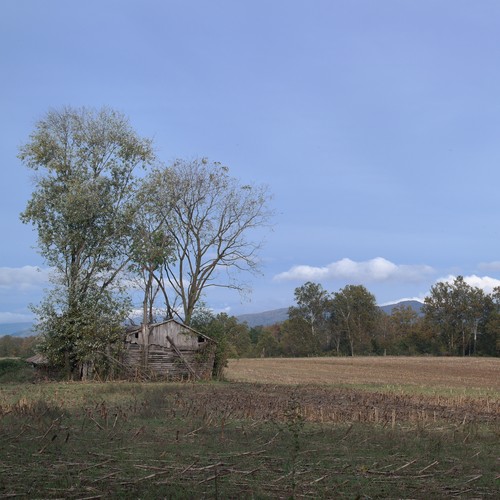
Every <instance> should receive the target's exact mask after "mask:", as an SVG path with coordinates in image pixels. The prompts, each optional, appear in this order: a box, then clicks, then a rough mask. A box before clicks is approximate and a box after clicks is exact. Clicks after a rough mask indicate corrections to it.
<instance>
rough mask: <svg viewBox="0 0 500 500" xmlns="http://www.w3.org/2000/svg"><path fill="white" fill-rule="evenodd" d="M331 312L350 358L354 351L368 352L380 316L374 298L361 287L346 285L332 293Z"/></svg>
mask: <svg viewBox="0 0 500 500" xmlns="http://www.w3.org/2000/svg"><path fill="white" fill-rule="evenodd" d="M332 311H333V315H334V321H335V325H336V329H337V330H338V331H339V332H340V333H341V335H342V336H343V338H344V339H345V340H346V341H347V343H348V345H349V351H350V354H351V356H354V353H355V351H356V352H359V351H363V350H369V349H370V347H371V346H370V340H371V338H372V337H373V335H374V334H375V330H376V327H377V321H378V318H379V315H380V310H379V308H378V307H377V303H376V300H375V296H374V295H373V294H371V293H370V292H369V291H368V290H367V289H366V288H365V287H364V286H363V285H347V286H345V287H344V288H342V289H341V290H340V291H338V292H336V293H334V295H333V300H332Z"/></svg>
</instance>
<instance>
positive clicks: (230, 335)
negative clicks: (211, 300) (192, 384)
mask: <svg viewBox="0 0 500 500" xmlns="http://www.w3.org/2000/svg"><path fill="white" fill-rule="evenodd" d="M191 319H192V321H191V327H192V328H194V329H196V330H198V331H199V332H201V333H204V334H205V335H207V336H208V337H210V338H211V339H212V340H215V342H217V347H216V351H215V360H214V368H213V376H214V377H216V378H218V379H221V378H223V374H224V368H225V367H226V366H227V360H228V358H229V357H230V356H231V355H235V354H236V355H237V349H238V343H239V340H241V338H242V337H243V338H244V337H245V335H246V336H247V337H248V343H249V340H250V338H249V335H248V328H247V326H246V325H243V324H241V323H238V320H237V319H236V318H235V317H234V316H229V315H227V314H226V313H219V314H217V315H214V314H213V313H212V312H211V311H210V310H209V309H207V308H206V307H205V306H201V307H198V308H197V309H196V310H195V311H194V314H193V317H192V318H191ZM244 342H245V343H247V339H245V340H244Z"/></svg>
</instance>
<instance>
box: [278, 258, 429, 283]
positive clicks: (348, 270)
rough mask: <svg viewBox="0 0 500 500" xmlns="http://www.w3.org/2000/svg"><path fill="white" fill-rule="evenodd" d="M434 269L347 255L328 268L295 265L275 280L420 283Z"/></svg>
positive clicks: (382, 259)
mask: <svg viewBox="0 0 500 500" xmlns="http://www.w3.org/2000/svg"><path fill="white" fill-rule="evenodd" d="M433 272H434V269H433V268H432V267H430V266H426V265H406V264H394V263H393V262H390V261H388V260H387V259H384V258H383V257H377V258H375V259H371V260H367V261H363V262H355V261H353V260H351V259H347V258H345V259H341V260H338V261H336V262H332V263H331V264H328V265H327V266H325V267H313V266H307V265H302V266H294V267H292V268H291V269H290V270H289V271H285V272H283V273H280V274H277V275H276V276H275V277H274V279H275V280H278V281H282V280H283V281H284V280H287V281H288V280H301V281H327V280H334V279H338V280H352V281H357V282H382V281H403V282H408V281H413V282H416V281H421V280H422V279H424V278H425V277H427V276H428V275H429V274H432V273H433Z"/></svg>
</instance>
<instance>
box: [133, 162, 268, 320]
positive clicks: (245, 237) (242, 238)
mask: <svg viewBox="0 0 500 500" xmlns="http://www.w3.org/2000/svg"><path fill="white" fill-rule="evenodd" d="M142 190H143V191H144V192H145V193H147V196H148V197H149V199H150V200H154V203H156V207H155V208H154V214H155V217H156V220H157V222H158V231H161V234H163V235H164V237H166V238H167V239H168V241H169V242H170V244H171V248H172V249H173V258H172V259H170V260H167V261H165V262H164V263H163V272H164V278H165V285H163V286H162V290H163V292H164V295H165V300H166V303H167V304H166V305H167V311H168V313H169V314H175V313H176V312H177V311H178V309H179V308H180V309H181V310H182V312H181V314H182V316H183V320H184V322H185V323H186V324H189V323H190V322H191V319H192V316H193V312H194V310H195V307H196V305H197V303H198V302H199V300H200V298H201V297H202V295H203V292H204V291H206V290H207V289H208V288H210V287H226V288H231V289H235V290H238V291H244V290H245V285H244V282H242V281H241V274H240V272H241V271H250V272H255V271H257V270H258V264H259V261H258V256H257V254H258V250H259V248H260V245H261V241H260V239H259V238H258V237H257V236H256V234H255V233H253V230H255V229H259V228H261V227H263V226H265V225H267V224H268V223H269V221H270V218H271V216H272V210H271V209H270V208H269V200H270V196H269V194H268V191H267V188H266V187H264V186H252V185H242V184H240V182H238V180H237V179H235V178H234V177H231V175H230V174H229V169H228V168H227V167H225V166H223V165H221V164H220V163H217V162H209V161H208V160H207V159H204V158H202V159H194V160H192V161H186V160H177V161H175V162H174V163H173V164H172V165H171V166H169V167H167V168H162V169H156V170H154V171H153V172H152V174H151V175H150V176H149V177H148V179H147V180H146V181H145V182H144V184H143V186H142Z"/></svg>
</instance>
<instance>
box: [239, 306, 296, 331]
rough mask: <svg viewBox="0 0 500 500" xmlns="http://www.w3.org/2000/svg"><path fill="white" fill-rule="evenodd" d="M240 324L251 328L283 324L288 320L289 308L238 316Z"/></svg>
mask: <svg viewBox="0 0 500 500" xmlns="http://www.w3.org/2000/svg"><path fill="white" fill-rule="evenodd" d="M236 319H237V320H238V321H239V322H240V323H246V324H247V325H248V326H249V327H250V328H252V327H254V326H269V325H274V324H275V323H283V321H286V320H287V319H288V307H284V308H283V309H273V310H272V311H264V312H261V313H253V314H242V315H241V316H236Z"/></svg>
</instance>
